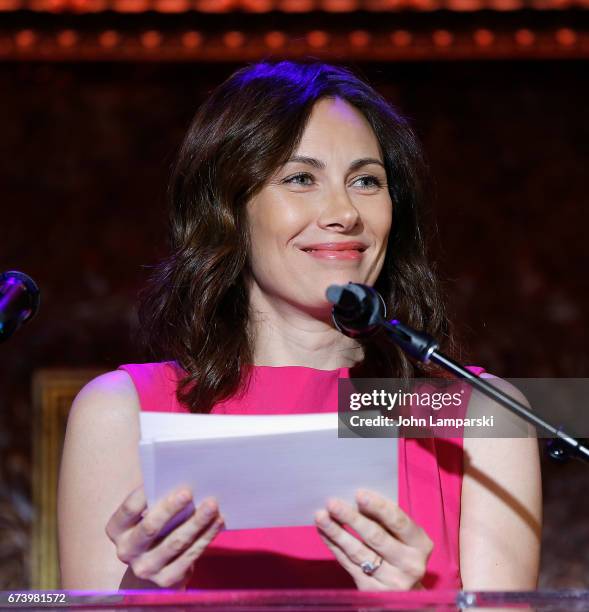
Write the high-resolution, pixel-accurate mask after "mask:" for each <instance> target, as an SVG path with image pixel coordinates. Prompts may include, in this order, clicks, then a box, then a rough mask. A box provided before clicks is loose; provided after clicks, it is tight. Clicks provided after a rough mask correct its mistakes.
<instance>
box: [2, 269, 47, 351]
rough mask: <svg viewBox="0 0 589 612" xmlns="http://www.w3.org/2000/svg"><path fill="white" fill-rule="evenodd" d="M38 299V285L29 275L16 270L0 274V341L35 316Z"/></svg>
mask: <svg viewBox="0 0 589 612" xmlns="http://www.w3.org/2000/svg"><path fill="white" fill-rule="evenodd" d="M39 301H40V292H39V287H38V286H37V284H36V283H35V281H34V280H33V279H32V278H31V277H30V276H27V275H26V274H24V273H23V272H17V271H16V270H11V271H9V272H4V273H3V274H0V342H3V341H5V340H8V338H10V336H12V334H13V333H14V332H15V331H16V330H17V329H18V328H19V327H20V326H21V325H22V324H23V323H26V322H27V321H30V320H31V319H32V318H33V317H34V316H35V314H36V313H37V310H38V309H39Z"/></svg>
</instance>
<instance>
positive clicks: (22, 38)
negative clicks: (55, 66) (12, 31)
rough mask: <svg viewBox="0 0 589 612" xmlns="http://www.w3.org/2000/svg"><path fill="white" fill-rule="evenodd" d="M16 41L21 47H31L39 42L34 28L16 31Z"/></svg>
mask: <svg viewBox="0 0 589 612" xmlns="http://www.w3.org/2000/svg"><path fill="white" fill-rule="evenodd" d="M14 42H15V43H16V46H17V47H20V48H21V49H29V48H30V47H32V46H33V45H34V44H35V43H36V42H37V35H36V34H35V32H33V30H21V31H20V32H17V33H16V35H15V37H14Z"/></svg>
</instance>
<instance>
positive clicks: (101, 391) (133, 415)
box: [68, 370, 140, 434]
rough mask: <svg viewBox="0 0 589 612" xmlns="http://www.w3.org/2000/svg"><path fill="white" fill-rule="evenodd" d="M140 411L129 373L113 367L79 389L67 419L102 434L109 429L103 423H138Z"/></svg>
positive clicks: (121, 424) (119, 424)
mask: <svg viewBox="0 0 589 612" xmlns="http://www.w3.org/2000/svg"><path fill="white" fill-rule="evenodd" d="M139 411H140V406H139V398H138V396H137V391H136V390H135V386H134V384H133V381H132V380H131V378H130V376H129V375H128V374H127V373H126V372H124V371H123V370H114V371H112V372H107V373H106V374H102V375H100V376H98V377H96V378H94V379H92V380H91V381H90V382H88V383H87V384H86V385H85V386H84V387H83V388H82V389H81V390H80V392H79V393H78V394H77V396H76V398H75V399H74V402H73V404H72V407H71V409H70V413H69V419H68V421H69V424H70V425H74V424H76V425H81V424H85V425H86V426H87V427H88V428H89V430H95V431H97V432H98V431H100V432H101V434H105V433H108V431H109V427H107V428H106V429H105V426H112V427H117V426H119V427H121V426H122V427H125V428H129V427H131V428H134V427H135V426H137V427H138V414H139Z"/></svg>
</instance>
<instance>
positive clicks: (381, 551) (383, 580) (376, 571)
mask: <svg viewBox="0 0 589 612" xmlns="http://www.w3.org/2000/svg"><path fill="white" fill-rule="evenodd" d="M356 501H357V503H358V510H357V509H356V508H354V507H352V506H351V505H350V504H347V503H346V502H344V501H343V500H342V499H336V498H333V499H329V500H328V502H327V506H326V508H327V510H319V511H317V512H316V513H315V524H316V525H317V528H318V530H319V535H320V537H321V539H322V540H323V541H324V542H325V544H326V545H327V546H328V547H329V548H330V549H331V551H332V552H333V554H334V555H335V558H336V559H337V560H338V561H339V563H340V564H341V565H342V567H343V568H344V569H346V570H347V571H348V572H349V574H350V575H351V576H352V578H353V579H354V582H355V583H356V586H357V587H358V589H359V590H361V591H394V590H410V589H422V588H423V586H422V585H421V579H422V578H423V576H424V574H425V570H426V564H427V560H428V558H429V556H430V554H431V552H432V549H433V543H432V541H431V540H430V538H429V537H428V535H427V534H426V533H425V531H424V530H423V529H422V528H421V527H420V526H419V525H416V524H415V523H414V522H413V521H412V520H411V519H410V518H409V517H408V516H407V514H405V512H403V510H401V508H399V506H398V505H397V504H395V503H394V502H393V501H392V500H390V499H387V498H386V497H383V496H382V495H380V494H378V493H376V492H374V491H367V490H366V489H361V490H358V491H357V492H356ZM343 525H348V526H349V527H351V528H352V529H353V530H354V531H355V532H356V533H357V534H358V536H360V538H361V539H358V538H357V537H355V536H354V535H352V534H351V533H350V532H349V531H347V530H346V529H344V527H343ZM381 559H382V561H380V560H381ZM362 565H364V568H365V569H363V568H362ZM371 565H372V567H371ZM365 570H366V571H365Z"/></svg>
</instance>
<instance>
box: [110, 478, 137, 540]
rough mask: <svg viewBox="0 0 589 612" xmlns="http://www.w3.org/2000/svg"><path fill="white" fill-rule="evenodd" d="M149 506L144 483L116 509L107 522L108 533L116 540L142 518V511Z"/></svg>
mask: <svg viewBox="0 0 589 612" xmlns="http://www.w3.org/2000/svg"><path fill="white" fill-rule="evenodd" d="M146 507H147V500H146V499H145V490H144V488H143V484H141V485H139V486H138V487H137V488H136V489H133V491H131V493H129V495H128V496H127V497H126V498H125V500H124V501H123V503H122V504H121V505H120V506H119V507H118V508H117V509H116V511H115V512H114V514H113V515H112V516H111V517H110V519H109V520H108V523H107V524H106V528H105V531H106V534H107V535H108V537H109V538H110V539H111V540H112V541H113V542H114V541H115V540H116V539H117V538H118V537H119V536H120V535H121V534H122V533H123V532H125V531H127V530H128V529H129V528H130V527H133V526H134V525H136V524H137V523H138V522H139V521H140V520H141V513H142V512H143V511H144V510H145V508H146Z"/></svg>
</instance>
